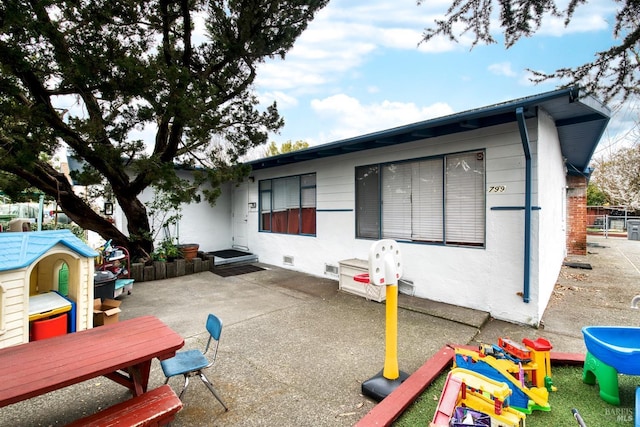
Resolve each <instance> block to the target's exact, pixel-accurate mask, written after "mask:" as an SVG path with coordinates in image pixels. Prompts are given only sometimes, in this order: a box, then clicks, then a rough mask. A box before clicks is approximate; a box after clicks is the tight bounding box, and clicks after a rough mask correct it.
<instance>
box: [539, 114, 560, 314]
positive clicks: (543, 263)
mask: <svg viewBox="0 0 640 427" xmlns="http://www.w3.org/2000/svg"><path fill="white" fill-rule="evenodd" d="M538 115H539V121H538V129H539V130H538V132H539V135H540V143H539V144H538V152H539V156H538V162H539V164H540V170H541V171H544V173H541V174H540V175H539V180H538V195H539V199H538V200H539V202H538V203H539V205H540V207H541V208H542V209H541V210H540V211H538V212H539V227H538V232H539V233H538V237H539V239H538V241H539V243H538V253H539V263H538V266H537V271H536V272H535V273H534V274H532V276H533V277H536V276H537V277H538V283H537V286H536V295H533V293H532V298H534V297H535V298H537V300H538V308H539V310H540V311H539V313H538V317H540V318H541V317H542V315H543V314H544V310H545V309H546V307H547V304H548V302H549V298H550V297H551V294H552V292H553V288H554V286H555V284H556V281H557V279H558V275H559V274H560V268H561V267H562V262H563V260H564V258H565V257H566V255H567V249H566V248H567V246H566V238H567V237H566V233H567V209H566V200H567V195H566V186H567V174H566V168H565V164H564V158H563V156H562V152H561V151H560V141H559V138H558V132H557V130H556V127H555V124H554V122H553V119H552V118H551V117H550V116H549V115H548V114H547V113H545V112H544V111H542V110H539V114H538Z"/></svg>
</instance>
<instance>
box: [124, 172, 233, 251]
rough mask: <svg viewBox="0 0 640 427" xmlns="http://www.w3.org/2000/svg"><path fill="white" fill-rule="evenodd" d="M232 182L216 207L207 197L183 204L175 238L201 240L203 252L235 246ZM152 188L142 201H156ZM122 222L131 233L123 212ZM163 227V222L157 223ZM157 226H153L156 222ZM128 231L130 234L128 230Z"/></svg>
mask: <svg viewBox="0 0 640 427" xmlns="http://www.w3.org/2000/svg"><path fill="white" fill-rule="evenodd" d="M178 175H179V176H180V177H181V178H183V179H187V178H188V177H189V175H190V172H187V171H179V172H178ZM232 189H233V187H232V185H231V184H224V185H222V194H221V195H220V197H218V199H217V200H216V203H215V205H214V206H211V205H210V204H209V202H207V201H206V200H204V196H203V197H202V201H201V202H200V203H190V204H188V205H183V206H182V212H181V213H182V218H181V219H180V222H179V224H178V227H177V230H176V229H174V228H171V233H172V237H173V238H175V237H178V238H179V242H180V243H198V244H199V245H200V248H199V250H200V251H203V252H209V251H215V250H220V249H228V248H229V247H231V245H232V227H231V197H232ZM152 194H153V193H152V190H151V189H150V188H148V189H147V190H145V191H144V192H143V193H142V194H141V195H140V200H141V201H142V202H143V203H147V202H149V201H150V200H152ZM118 218H119V219H120V223H117V226H118V228H119V229H120V230H122V231H123V232H124V233H127V226H126V219H125V217H124V215H122V214H121V212H119V216H118ZM155 226H156V227H161V224H156V225H155ZM152 227H153V225H152ZM127 234H128V233H127ZM163 237H164V234H163V232H162V230H160V231H159V232H158V233H157V237H156V242H159V241H161V240H162V239H163Z"/></svg>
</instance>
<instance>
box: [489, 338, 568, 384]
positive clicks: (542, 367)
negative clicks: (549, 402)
mask: <svg viewBox="0 0 640 427" xmlns="http://www.w3.org/2000/svg"><path fill="white" fill-rule="evenodd" d="M552 348H553V347H552V346H551V343H550V342H549V341H547V340H546V339H544V338H538V339H536V340H535V341H533V340H531V339H529V338H524V339H523V340H522V344H519V343H517V342H515V341H512V340H510V339H508V338H498V345H497V346H496V345H495V344H494V345H492V346H486V345H484V346H482V347H481V352H482V353H483V354H485V355H491V356H494V357H495V358H496V359H508V360H510V361H511V362H513V363H514V365H511V364H508V363H507V364H505V367H506V369H507V370H508V371H509V372H510V373H511V374H512V375H516V376H517V377H518V378H519V379H520V382H521V383H522V384H523V385H525V383H527V382H528V383H530V384H533V385H534V386H535V387H544V388H546V389H547V390H548V391H550V392H551V391H556V390H557V389H556V387H554V385H553V380H552V379H551V349H552ZM516 365H517V366H516ZM520 371H522V372H520Z"/></svg>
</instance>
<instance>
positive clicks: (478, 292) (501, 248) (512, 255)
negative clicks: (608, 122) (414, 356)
mask: <svg viewBox="0 0 640 427" xmlns="http://www.w3.org/2000/svg"><path fill="white" fill-rule="evenodd" d="M527 125H528V129H529V134H530V137H531V138H532V139H534V140H535V139H536V138H537V137H538V129H537V121H536V119H530V120H529V121H528V123H527ZM553 143H555V144H557V140H556V141H555V142H552V144H553ZM532 149H533V154H534V156H535V154H536V152H537V148H536V146H535V144H534V145H533V147H532ZM471 150H484V153H485V156H486V157H485V159H486V162H485V168H486V176H485V183H486V189H487V192H486V240H485V247H483V248H473V247H462V246H460V247H456V246H444V245H437V244H419V243H404V242H401V243H400V248H401V251H402V255H403V262H404V278H405V279H407V280H411V281H412V282H413V284H414V290H415V295H416V296H418V297H422V298H428V299H432V300H436V301H442V302H447V303H452V304H457V305H462V306H466V307H470V308H474V309H479V310H484V311H488V312H490V313H491V314H492V315H493V316H494V317H496V318H501V319H506V320H511V321H516V322H521V323H528V324H537V322H538V320H539V318H540V307H538V300H536V301H535V302H533V303H528V304H527V303H524V302H523V300H522V291H523V274H524V273H523V268H524V267H523V266H524V246H523V240H524V210H523V207H524V202H525V200H524V191H525V190H524V189H525V185H524V181H525V173H524V154H523V148H522V143H521V139H520V134H519V132H518V129H517V127H516V126H515V125H513V124H512V125H501V126H494V127H490V128H484V129H479V130H475V131H468V132H464V133H459V134H454V135H449V136H446V137H441V138H434V139H429V140H423V141H417V142H413V143H407V144H402V145H400V146H394V147H393V148H392V149H372V150H367V151H364V152H359V153H357V154H345V155H342V156H338V157H333V158H331V159H322V160H313V161H308V162H300V163H295V164H293V165H289V166H282V167H275V168H269V169H266V170H258V171H255V172H254V173H253V175H254V176H255V178H256V179H255V182H254V183H253V184H250V185H249V191H250V196H249V199H250V200H258V194H257V192H258V183H259V181H260V180H262V179H267V178H278V177H284V176H291V175H296V174H304V173H311V172H313V173H316V186H317V187H316V191H317V210H318V212H317V216H316V220H317V235H316V236H297V235H286V234H276V233H268V232H259V231H258V227H257V224H258V218H257V216H258V212H257V210H256V211H255V212H253V213H250V217H251V216H252V215H253V218H250V220H249V223H250V229H249V241H250V247H251V249H252V251H253V252H255V253H257V254H259V257H260V261H262V262H266V263H269V264H274V265H278V266H283V267H285V268H292V269H295V270H299V271H304V272H307V273H310V274H314V275H318V276H322V275H325V265H326V264H329V265H334V266H337V264H338V262H339V261H340V260H345V259H350V258H360V259H367V256H368V252H369V248H370V246H371V244H372V243H373V241H371V240H366V239H357V238H356V237H355V168H356V167H357V166H360V165H367V164H375V163H386V162H390V161H400V160H409V159H417V158H425V157H430V156H435V155H442V154H448V153H457V152H465V151H471ZM535 166H536V162H534V176H535ZM491 186H501V190H500V191H499V192H489V187H491ZM536 186H537V180H534V187H533V188H534V204H535V203H536V202H537V194H536V192H535V189H536ZM505 207H507V208H509V207H511V208H513V209H511V210H509V209H505V210H501V209H500V208H505ZM518 207H520V208H519V209H518ZM492 208H494V209H492ZM496 208H497V209H496ZM534 216H535V215H534ZM533 224H534V228H535V227H537V224H538V221H537V219H534V221H533ZM534 233H537V231H535V232H534ZM536 247H537V246H536ZM284 257H286V259H287V260H293V263H292V264H285V263H284ZM537 257H538V253H537V251H536V250H534V251H533V253H532V259H533V261H534V265H537V261H536V259H537ZM537 274H539V269H538V268H536V270H534V272H533V275H537ZM533 282H534V283H537V278H534V280H533Z"/></svg>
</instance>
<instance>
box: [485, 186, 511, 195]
mask: <svg viewBox="0 0 640 427" xmlns="http://www.w3.org/2000/svg"><path fill="white" fill-rule="evenodd" d="M506 190H507V186H506V185H491V186H489V193H504V192H505V191H506Z"/></svg>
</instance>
